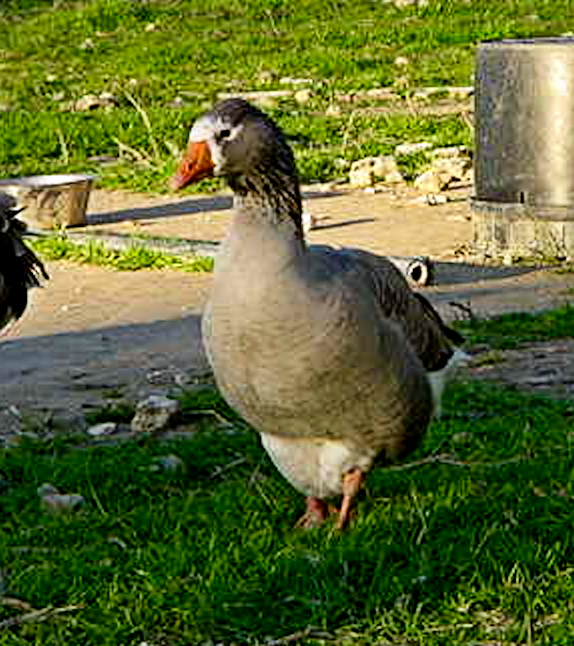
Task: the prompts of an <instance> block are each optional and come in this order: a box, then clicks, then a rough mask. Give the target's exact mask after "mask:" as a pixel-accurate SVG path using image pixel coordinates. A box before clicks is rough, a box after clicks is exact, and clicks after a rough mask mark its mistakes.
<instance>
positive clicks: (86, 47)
mask: <svg viewBox="0 0 574 646" xmlns="http://www.w3.org/2000/svg"><path fill="white" fill-rule="evenodd" d="M95 46H96V45H95V43H94V41H93V40H92V39H91V38H86V40H85V41H84V42H83V43H82V44H81V45H80V49H83V50H85V51H90V50H92V49H94V47H95Z"/></svg>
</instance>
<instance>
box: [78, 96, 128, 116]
mask: <svg viewBox="0 0 574 646" xmlns="http://www.w3.org/2000/svg"><path fill="white" fill-rule="evenodd" d="M117 105H118V100H117V98H116V97H115V96H114V95H113V94H111V93H110V92H102V93H101V94H100V95H99V96H97V95H96V94H85V95H84V96H82V97H80V98H79V99H78V100H77V101H76V102H75V103H74V110H75V111H76V112H89V111H91V110H98V109H100V108H108V109H109V108H113V107H115V106H117Z"/></svg>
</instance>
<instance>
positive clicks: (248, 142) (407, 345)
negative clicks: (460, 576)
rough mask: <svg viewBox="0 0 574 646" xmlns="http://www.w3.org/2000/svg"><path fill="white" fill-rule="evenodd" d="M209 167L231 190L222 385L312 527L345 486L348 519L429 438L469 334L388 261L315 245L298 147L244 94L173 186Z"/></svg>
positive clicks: (211, 123)
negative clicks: (365, 491) (298, 497)
mask: <svg viewBox="0 0 574 646" xmlns="http://www.w3.org/2000/svg"><path fill="white" fill-rule="evenodd" d="M211 174H216V175H221V176H224V177H225V178H226V179H227V181H228V183H229V185H230V186H231V188H232V189H233V191H234V194H235V205H234V206H235V217H234V219H233V222H232V224H231V227H230V229H229V232H228V234H227V236H226V238H225V240H224V242H223V244H222V248H221V251H220V254H219V255H218V258H217V260H216V268H215V274H214V281H213V288H212V292H211V297H210V300H209V304H208V306H207V309H206V312H205V315H204V322H203V331H204V340H205V345H206V349H207V352H208V355H209V359H210V362H211V365H212V367H213V370H214V374H215V377H216V380H217V383H218V386H219V388H220V390H221V392H222V393H223V395H224V397H225V398H226V399H227V400H228V401H229V403H230V404H231V405H232V406H233V407H234V408H235V409H236V410H237V411H238V412H239V413H240V414H241V415H242V416H243V417H244V418H245V419H246V420H247V421H248V422H249V423H250V424H252V425H253V427H254V428H255V429H256V430H257V431H259V433H260V434H261V437H262V442H263V445H264V447H265V448H266V450H267V451H268V453H269V454H270V456H271V458H272V459H273V461H274V462H275V464H276V466H277V467H278V469H279V470H280V471H281V472H282V473H283V475H284V476H285V477H286V478H287V479H288V480H289V481H290V482H291V483H292V484H293V485H294V486H295V487H296V488H297V489H299V490H300V491H302V492H303V493H305V494H306V495H307V496H308V497H309V498H308V511H307V514H306V516H305V517H304V524H312V523H314V522H315V521H317V520H321V519H322V518H323V517H324V516H325V514H326V509H327V507H326V505H325V503H324V502H323V501H324V499H325V498H326V497H329V496H335V495H340V494H343V505H342V509H341V514H340V518H339V525H340V526H342V525H344V524H345V522H346V521H347V516H348V508H349V505H350V501H351V499H352V497H353V496H354V495H355V494H356V491H357V489H358V486H359V484H360V481H361V479H362V475H363V474H364V473H366V472H367V471H368V470H369V469H370V468H371V467H372V465H373V464H374V462H375V460H376V459H377V462H379V461H387V462H388V461H392V460H396V459H399V458H401V457H403V456H405V455H406V454H408V453H409V452H410V451H411V450H412V449H414V448H415V447H416V446H417V444H418V443H419V441H420V439H421V437H422V435H423V433H424V431H425V429H426V427H427V426H428V424H429V421H430V420H431V417H432V415H433V411H434V410H436V407H437V406H438V399H440V385H439V386H438V387H435V386H436V384H435V382H436V383H438V382H439V381H440V379H438V378H437V376H443V375H444V372H445V371H446V370H448V368H449V367H450V365H451V364H452V359H453V357H454V356H455V349H456V347H455V346H456V345H457V344H458V343H459V342H460V341H461V339H460V338H459V337H458V335H457V333H456V332H454V331H452V330H450V329H449V328H447V327H446V326H445V325H444V323H443V322H442V321H441V319H440V317H439V316H438V314H437V313H436V312H435V310H434V309H433V308H432V306H431V305H430V303H428V301H426V299H424V298H423V297H420V296H419V295H416V294H414V293H413V292H412V291H411V289H410V288H409V287H408V285H407V283H406V281H405V279H404V277H403V276H402V275H401V273H400V272H399V271H398V270H397V269H396V267H395V266H394V265H393V264H392V263H391V262H389V261H388V260H386V259H385V258H381V257H378V256H375V255H373V254H371V253H368V252H365V251H361V250H358V249H340V250H336V249H332V248H330V247H326V246H308V245H307V244H306V242H305V240H304V235H303V230H302V226H301V197H300V192H299V183H298V179H297V172H296V169H295V162H294V159H293V155H292V152H291V150H290V149H289V147H288V145H287V143H286V140H285V137H284V136H283V134H282V133H281V131H280V130H279V128H278V127H277V126H276V125H275V124H274V123H273V122H272V121H271V120H270V119H269V118H268V117H267V116H266V115H264V114H263V113H262V112H260V111H259V110H258V109H256V108H254V107H253V106H251V105H250V104H248V103H246V102H245V101H242V100H239V99H231V100H228V101H224V102H222V103H220V104H218V105H217V106H216V107H215V108H214V109H213V110H212V111H211V112H210V113H208V114H207V115H205V116H203V117H201V118H200V119H199V120H198V121H197V122H196V123H195V124H194V126H193V128H192V130H191V133H190V142H189V148H188V152H187V154H186V156H185V158H184V159H183V160H182V163H181V165H180V168H179V171H178V173H177V175H176V177H175V180H174V181H175V185H176V187H178V188H179V187H182V186H185V185H186V184H188V183H190V182H193V181H196V180H197V178H200V177H205V176H208V175H211ZM433 392H436V394H437V396H436V397H435V398H434V399H433Z"/></svg>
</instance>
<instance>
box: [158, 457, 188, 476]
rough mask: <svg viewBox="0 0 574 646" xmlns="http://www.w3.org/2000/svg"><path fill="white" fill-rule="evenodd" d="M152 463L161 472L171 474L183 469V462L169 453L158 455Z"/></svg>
mask: <svg viewBox="0 0 574 646" xmlns="http://www.w3.org/2000/svg"><path fill="white" fill-rule="evenodd" d="M154 462H155V464H156V465H157V466H158V467H159V468H160V469H161V470H162V471H169V472H171V473H175V472H177V471H183V469H184V468H185V464H184V462H183V460H182V459H181V458H180V457H179V456H177V455H174V454H173V453H170V454H169V455H160V456H158V457H157V458H156V459H155V460H154Z"/></svg>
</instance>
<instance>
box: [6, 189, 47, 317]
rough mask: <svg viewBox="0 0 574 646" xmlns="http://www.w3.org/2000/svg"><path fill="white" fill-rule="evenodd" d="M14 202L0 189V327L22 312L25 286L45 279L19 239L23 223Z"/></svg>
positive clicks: (23, 227) (26, 299)
mask: <svg viewBox="0 0 574 646" xmlns="http://www.w3.org/2000/svg"><path fill="white" fill-rule="evenodd" d="M14 203H15V200H13V198H11V197H10V196H8V195H6V194H3V193H0V328H2V327H4V326H5V325H6V324H7V323H9V322H10V321H11V320H13V319H18V318H20V317H21V316H22V314H23V313H24V310H25V309H26V305H27V303H28V290H29V289H30V288H32V287H39V286H40V284H41V279H42V278H44V279H48V274H47V272H46V269H45V267H44V265H43V264H42V262H41V261H40V260H39V259H38V257H37V256H36V254H35V253H34V252H33V251H32V250H31V249H30V248H29V247H27V246H26V244H25V243H24V241H23V236H24V234H25V232H26V225H25V224H24V223H23V222H21V221H20V220H18V219H17V218H16V216H17V214H18V213H19V211H18V210H16V209H15V208H14Z"/></svg>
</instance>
